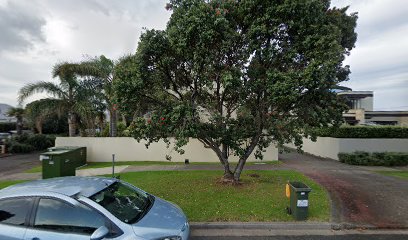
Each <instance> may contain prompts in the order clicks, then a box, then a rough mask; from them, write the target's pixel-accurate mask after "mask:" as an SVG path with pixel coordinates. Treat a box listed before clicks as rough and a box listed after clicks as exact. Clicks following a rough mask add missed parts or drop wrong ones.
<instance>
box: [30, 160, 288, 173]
mask: <svg viewBox="0 0 408 240" xmlns="http://www.w3.org/2000/svg"><path fill="white" fill-rule="evenodd" d="M256 163H264V164H280V163H281V162H279V161H262V162H261V161H259V162H247V163H246V165H254V164H256ZM190 164H191V165H220V163H219V162H192V163H190ZM233 164H234V163H232V164H231V165H233ZM123 165H131V166H149V165H184V162H170V161H127V162H116V163H115V166H123ZM111 166H112V163H111V162H89V163H88V164H87V165H86V166H83V167H81V168H79V169H89V168H103V167H111ZM38 172H42V167H41V166H38V167H33V168H31V169H28V170H26V171H25V173H38Z"/></svg>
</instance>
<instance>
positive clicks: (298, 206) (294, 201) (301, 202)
mask: <svg viewBox="0 0 408 240" xmlns="http://www.w3.org/2000/svg"><path fill="white" fill-rule="evenodd" d="M288 184H289V191H290V196H289V198H290V207H289V209H288V210H289V213H290V214H292V216H293V217H294V218H295V220H298V221H302V220H306V219H307V216H308V209H309V192H310V191H312V189H311V188H309V187H308V186H307V185H306V184H304V183H301V182H289V183H288Z"/></svg>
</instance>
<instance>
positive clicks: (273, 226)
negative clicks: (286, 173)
mask: <svg viewBox="0 0 408 240" xmlns="http://www.w3.org/2000/svg"><path fill="white" fill-rule="evenodd" d="M190 226H191V228H192V229H197V230H198V229H199V230H217V229H219V230H223V229H242V230H245V229H259V230H316V231H318V230H333V231H341V230H407V229H408V226H407V227H395V228H393V227H377V226H374V225H369V224H352V223H330V222H191V223H190Z"/></svg>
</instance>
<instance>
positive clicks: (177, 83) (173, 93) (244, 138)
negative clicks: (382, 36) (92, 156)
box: [115, 0, 357, 182]
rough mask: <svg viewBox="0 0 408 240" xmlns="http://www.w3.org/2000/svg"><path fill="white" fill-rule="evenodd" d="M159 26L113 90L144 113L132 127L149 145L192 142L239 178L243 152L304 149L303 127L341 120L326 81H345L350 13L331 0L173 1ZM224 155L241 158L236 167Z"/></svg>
mask: <svg viewBox="0 0 408 240" xmlns="http://www.w3.org/2000/svg"><path fill="white" fill-rule="evenodd" d="M167 8H168V9H169V10H171V11H173V13H172V16H171V18H170V21H169V22H168V24H167V27H166V29H165V30H164V31H158V30H147V31H146V32H144V33H143V34H142V36H141V38H140V42H139V45H138V49H137V52H136V54H135V56H134V57H133V58H129V59H128V60H127V61H126V62H124V63H123V64H122V65H121V71H118V72H117V76H116V77H117V79H118V81H116V83H115V89H116V92H117V97H118V100H119V102H120V106H121V107H123V109H124V110H128V111H131V110H132V109H135V108H137V107H138V106H140V105H145V104H149V108H148V109H149V110H150V112H149V116H150V118H149V119H145V118H139V119H136V120H135V121H134V122H133V123H132V125H131V128H130V132H131V133H132V134H133V136H134V137H135V138H137V139H147V140H149V142H153V141H158V140H159V139H168V138H169V137H175V139H176V144H175V149H176V150H178V151H179V152H181V153H182V152H183V150H182V148H181V147H182V146H184V145H185V144H187V143H188V140H189V138H196V139H198V140H199V141H201V142H202V143H203V144H204V145H205V146H206V147H208V148H210V149H212V150H213V151H214V152H215V153H216V154H217V156H218V158H219V160H220V162H221V163H222V165H223V166H224V169H225V172H224V179H226V180H231V181H233V182H237V181H239V178H240V175H241V172H242V170H243V167H244V165H245V163H246V160H247V159H248V157H249V156H250V155H251V154H252V153H255V155H256V156H257V157H259V158H262V152H263V151H264V150H265V148H266V147H268V146H269V145H270V144H277V145H283V144H285V143H288V142H294V143H295V144H296V145H297V146H299V147H300V146H301V144H302V138H303V137H313V136H310V135H309V133H308V131H307V129H308V128H310V127H320V126H325V125H328V124H338V123H339V122H340V121H341V119H342V117H341V115H342V111H343V110H344V109H345V105H344V103H343V102H342V101H341V100H340V99H339V98H338V97H337V95H336V94H335V93H334V92H333V90H332V88H333V86H336V85H338V84H339V83H341V82H343V81H345V80H347V79H348V74H349V72H350V71H349V67H348V66H343V60H344V59H345V56H346V55H348V54H349V52H350V50H351V49H352V48H353V47H354V43H355V41H356V38H357V35H356V33H355V31H354V29H355V27H356V20H357V15H356V14H347V13H346V10H347V8H342V9H337V8H330V1H329V0H304V1H282V0H273V1H272V0H271V1H264V0H240V1H238V0H208V1H205V0H172V1H170V3H169V4H168V5H167ZM230 155H236V156H238V157H239V162H238V164H237V166H236V167H235V168H234V169H231V167H230V164H229V159H230V157H229V156H230Z"/></svg>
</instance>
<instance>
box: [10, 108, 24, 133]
mask: <svg viewBox="0 0 408 240" xmlns="http://www.w3.org/2000/svg"><path fill="white" fill-rule="evenodd" d="M7 115H8V116H9V117H15V118H16V119H17V122H16V130H17V135H21V134H22V132H23V116H24V109H22V108H18V107H17V108H14V107H13V108H10V109H9V110H8V111H7Z"/></svg>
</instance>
